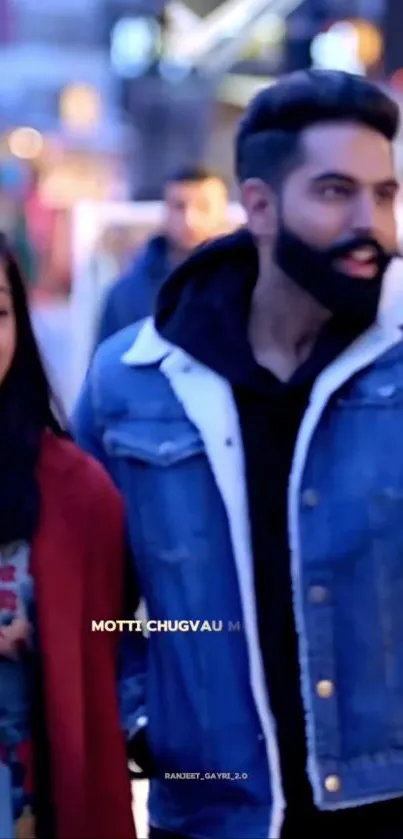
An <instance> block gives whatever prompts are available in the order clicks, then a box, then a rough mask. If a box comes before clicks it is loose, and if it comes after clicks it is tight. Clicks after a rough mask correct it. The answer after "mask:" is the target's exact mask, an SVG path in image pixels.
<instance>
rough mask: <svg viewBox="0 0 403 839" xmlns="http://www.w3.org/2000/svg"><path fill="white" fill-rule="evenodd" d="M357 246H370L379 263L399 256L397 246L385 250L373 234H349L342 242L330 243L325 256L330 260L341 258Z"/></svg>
mask: <svg viewBox="0 0 403 839" xmlns="http://www.w3.org/2000/svg"><path fill="white" fill-rule="evenodd" d="M358 248H371V249H372V250H373V251H374V258H375V259H376V260H377V262H379V263H383V262H385V261H387V260H390V259H394V258H395V257H399V256H401V254H400V252H399V250H398V248H396V249H391V250H386V248H384V247H382V245H380V244H379V242H378V241H377V239H375V238H374V237H373V236H368V235H360V236H350V237H349V238H348V239H344V240H343V241H342V242H338V243H337V244H335V245H332V247H330V248H328V249H327V251H326V257H327V258H330V259H331V260H332V261H333V260H335V259H341V258H343V257H345V256H349V254H350V253H351V251H354V250H357V249H358Z"/></svg>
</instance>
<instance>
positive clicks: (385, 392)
mask: <svg viewBox="0 0 403 839" xmlns="http://www.w3.org/2000/svg"><path fill="white" fill-rule="evenodd" d="M396 389H397V388H396V385H382V386H381V387H380V388H378V395H379V396H381V397H382V399H390V397H391V396H393V395H394V394H395V393H396Z"/></svg>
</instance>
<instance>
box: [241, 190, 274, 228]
mask: <svg viewBox="0 0 403 839" xmlns="http://www.w3.org/2000/svg"><path fill="white" fill-rule="evenodd" d="M240 192H241V202H242V205H243V207H244V209H245V212H246V217H247V220H248V227H249V230H250V231H251V233H252V234H253V235H254V236H256V238H257V239H269V240H272V239H273V237H274V235H275V233H276V230H277V209H276V201H275V196H274V193H273V192H272V190H271V189H270V187H269V186H268V185H267V184H266V183H265V182H264V181H262V180H260V179H259V178H250V179H249V180H247V181H244V182H243V183H242V184H241V185H240Z"/></svg>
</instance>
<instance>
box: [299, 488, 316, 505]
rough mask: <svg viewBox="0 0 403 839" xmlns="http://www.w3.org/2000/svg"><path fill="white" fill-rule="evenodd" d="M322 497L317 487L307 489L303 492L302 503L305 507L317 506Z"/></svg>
mask: <svg viewBox="0 0 403 839" xmlns="http://www.w3.org/2000/svg"><path fill="white" fill-rule="evenodd" d="M319 501H320V498H319V493H318V492H316V490H315V489H306V490H304V492H303V493H302V503H303V505H304V507H317V506H318V504H319Z"/></svg>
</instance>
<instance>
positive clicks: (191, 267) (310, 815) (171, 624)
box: [74, 70, 403, 839]
mask: <svg viewBox="0 0 403 839" xmlns="http://www.w3.org/2000/svg"><path fill="white" fill-rule="evenodd" d="M398 129H399V110H398V106H397V105H396V103H395V102H394V101H392V99H390V98H389V97H388V96H387V95H386V93H384V92H383V91H382V90H380V89H378V88H377V87H376V86H375V85H374V84H373V83H371V82H370V81H369V80H367V79H365V78H362V77H358V76H357V77H356V76H353V75H350V74H346V73H341V72H326V71H319V70H317V71H315V70H311V71H306V72H301V73H296V74H295V75H294V74H293V75H290V76H286V77H283V78H282V79H280V80H279V81H278V82H277V83H276V84H274V85H273V86H272V87H270V88H268V89H265V90H263V91H261V92H260V93H259V94H258V96H257V97H256V98H255V99H254V100H253V101H252V102H251V103H250V105H249V107H248V108H247V109H246V112H245V115H244V117H243V120H242V121H241V124H240V127H239V130H238V133H237V139H236V154H235V160H236V171H237V177H238V180H239V184H240V191H241V196H242V201H243V205H244V207H245V210H246V215H247V229H244V230H240V231H237V232H235V233H232V234H231V235H229V236H227V237H223V238H221V239H219V240H217V241H215V242H214V243H210V244H208V245H206V246H205V247H203V248H201V249H199V250H198V251H197V252H196V253H194V254H193V255H192V256H191V257H190V259H188V260H187V262H185V263H184V264H182V265H181V266H180V267H179V268H178V269H177V270H176V271H175V272H174V273H173V275H172V276H171V277H170V278H169V279H168V280H167V282H166V283H165V284H164V286H163V288H162V290H161V292H160V294H159V297H158V301H157V306H156V310H155V315H154V317H153V318H148V319H145V320H144V321H143V322H142V323H140V324H136V325H135V326H132V327H130V328H128V329H126V330H124V331H123V332H121V333H120V334H119V335H117V336H114V337H113V338H111V339H110V340H109V341H108V342H106V343H105V344H104V345H103V346H102V347H101V348H99V350H98V351H97V354H96V355H95V358H94V360H93V363H92V365H91V369H90V371H89V374H88V378H87V382H86V384H85V387H84V390H83V393H82V395H81V398H80V401H79V404H78V407H77V411H76V415H75V420H74V425H75V434H76V437H77V440H78V441H79V443H80V444H81V445H82V446H83V447H84V448H85V449H86V450H87V451H89V452H91V453H92V454H93V455H95V457H98V458H99V459H100V460H101V461H102V462H103V463H104V464H105V466H106V468H107V469H108V470H109V472H110V474H111V475H112V476H113V477H114V480H115V481H116V483H117V485H118V487H119V488H120V490H121V492H122V493H123V496H124V499H125V503H126V509H127V524H128V533H129V538H130V545H131V553H132V558H133V568H134V571H135V580H136V582H137V585H138V587H139V592H140V593H141V595H142V597H143V598H144V601H145V605H146V609H147V614H148V617H149V619H150V621H153V622H154V623H152V624H151V625H150V627H149V628H150V632H149V635H148V637H147V638H144V637H143V636H142V635H141V633H139V632H134V631H133V632H130V633H129V634H128V636H127V638H126V639H125V641H126V644H125V647H124V648H123V650H122V665H121V666H122V670H121V709H122V710H121V712H122V719H123V723H124V726H125V730H126V736H127V742H128V749H129V754H130V755H131V756H132V757H133V758H134V760H135V762H136V763H137V764H138V765H140V766H141V767H142V768H143V769H145V770H146V771H147V772H148V774H149V776H150V779H151V782H150V799H149V813H150V824H151V832H150V836H151V837H152V839H178V837H185V838H186V839H264V837H279V836H281V837H282V839H298V838H299V837H303V836H309V837H315V839H324V837H339V836H344V835H347V833H348V831H350V832H352V834H353V835H354V836H360V835H362V836H363V837H365V839H397V837H402V836H403V609H402V603H403V526H402V523H403V443H402V429H403V339H402V338H403V330H402V325H403V305H402V302H403V272H402V267H401V260H399V259H397V258H395V257H396V255H397V231H396V216H395V202H396V196H397V192H398V183H397V180H396V173H395V166H394V157H393V142H394V140H395V138H396V136H397V133H398ZM178 621H183V623H182V624H179V623H178Z"/></svg>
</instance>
